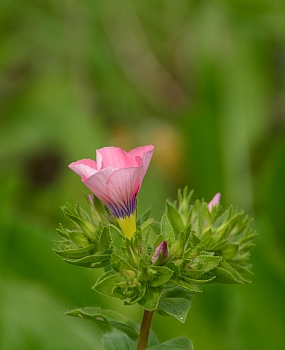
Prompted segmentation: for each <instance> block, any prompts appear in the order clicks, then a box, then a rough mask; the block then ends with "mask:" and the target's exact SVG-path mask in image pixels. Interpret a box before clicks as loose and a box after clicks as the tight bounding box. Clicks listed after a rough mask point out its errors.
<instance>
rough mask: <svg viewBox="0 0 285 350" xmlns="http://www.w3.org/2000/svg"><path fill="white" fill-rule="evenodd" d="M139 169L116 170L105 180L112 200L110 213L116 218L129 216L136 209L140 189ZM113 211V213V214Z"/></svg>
mask: <svg viewBox="0 0 285 350" xmlns="http://www.w3.org/2000/svg"><path fill="white" fill-rule="evenodd" d="M140 175H141V168H140V167H136V168H125V169H118V170H116V171H114V172H113V174H112V175H110V177H109V178H108V180H107V191H108V194H109V197H110V198H111V199H112V202H113V204H112V205H113V208H112V212H113V213H114V215H115V216H117V217H125V216H130V215H131V214H133V213H134V211H135V209H136V197H137V194H138V191H139V189H140V185H141V182H140ZM114 211H115V212H114Z"/></svg>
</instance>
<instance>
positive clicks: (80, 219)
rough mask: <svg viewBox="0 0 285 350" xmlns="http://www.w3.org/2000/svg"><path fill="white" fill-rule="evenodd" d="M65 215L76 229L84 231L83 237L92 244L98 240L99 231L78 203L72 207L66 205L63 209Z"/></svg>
mask: <svg viewBox="0 0 285 350" xmlns="http://www.w3.org/2000/svg"><path fill="white" fill-rule="evenodd" d="M61 209H62V211H63V212H64V215H65V216H66V217H67V218H68V219H69V220H70V221H71V222H72V223H73V224H75V226H76V227H79V228H81V229H82V233H83V235H84V236H85V237H86V238H87V239H88V240H90V241H91V242H96V240H97V238H98V237H97V234H96V232H97V230H96V227H95V226H94V225H93V224H92V223H91V222H90V221H91V220H90V218H89V216H88V215H87V214H86V213H85V211H84V210H83V209H82V208H81V207H80V206H79V203H76V204H75V205H74V206H72V205H71V204H69V203H66V204H65V205H64V206H63V207H62V208H61Z"/></svg>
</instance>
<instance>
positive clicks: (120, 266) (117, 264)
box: [111, 253, 135, 272]
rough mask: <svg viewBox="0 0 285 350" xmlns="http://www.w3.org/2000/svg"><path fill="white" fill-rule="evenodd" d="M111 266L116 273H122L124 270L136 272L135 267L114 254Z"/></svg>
mask: <svg viewBox="0 0 285 350" xmlns="http://www.w3.org/2000/svg"><path fill="white" fill-rule="evenodd" d="M111 265H112V267H113V269H114V270H115V271H118V272H121V271H122V270H131V271H135V269H134V268H133V266H132V265H131V264H130V263H129V262H127V261H126V260H125V259H123V258H121V257H120V256H118V255H117V254H115V253H113V254H112V256H111Z"/></svg>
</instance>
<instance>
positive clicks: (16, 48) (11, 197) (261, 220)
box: [0, 0, 285, 350]
mask: <svg viewBox="0 0 285 350" xmlns="http://www.w3.org/2000/svg"><path fill="white" fill-rule="evenodd" d="M1 3H2V4H1V37H2V40H1V41H2V42H1V99H2V103H1V111H2V113H1V119H2V121H1V128H2V134H1V149H2V168H1V175H0V176H1V185H2V187H3V188H2V195H1V199H2V201H1V227H2V228H1V248H2V250H1V262H2V266H3V268H2V274H1V276H2V277H1V279H2V282H1V286H2V297H1V299H2V312H1V317H2V322H1V323H2V337H1V341H2V349H3V350H26V349H27V350H33V349H35V350H50V349H54V350H65V349H66V350H67V349H68V350H69V349H74V350H79V349H80V350H81V349H86V350H87V349H88V350H89V349H90V350H91V349H93V350H99V349H101V348H102V346H101V343H100V337H101V335H102V332H103V331H102V329H100V328H98V327H97V325H95V324H93V323H92V322H88V321H85V320H79V319H76V318H74V319H73V318H69V317H67V316H64V314H63V311H65V310H68V309H70V308H73V307H77V306H87V305H90V306H91V305H101V306H102V307H109V308H113V309H115V310H118V311H122V310H123V312H124V313H125V314H126V315H128V316H129V317H130V318H132V319H133V320H135V321H137V322H140V320H141V313H142V310H141V309H140V308H139V307H136V306H133V307H125V308H123V307H122V303H121V302H120V301H118V300H113V299H111V298H102V297H101V296H99V295H97V294H96V293H95V292H93V291H92V290H91V289H90V288H91V286H92V285H93V284H94V281H95V279H96V277H97V276H98V271H93V270H88V269H84V268H79V267H75V266H71V265H68V264H65V263H64V262H62V261H61V260H60V259H59V258H58V257H57V256H56V255H55V254H54V253H53V252H52V251H51V248H52V241H53V240H55V239H58V238H59V236H58V235H57V233H56V231H55V228H56V227H57V226H58V223H59V222H63V223H65V219H64V218H63V216H62V213H61V210H60V206H61V205H63V204H64V203H65V202H66V201H68V202H70V203H74V202H76V201H79V202H80V204H81V205H82V206H85V205H86V203H85V198H84V195H83V192H85V193H88V192H87V189H85V188H84V186H83V185H82V184H81V182H80V179H79V178H78V176H76V175H75V174H74V173H72V172H71V171H70V170H69V169H68V168H67V165H68V164H69V163H71V162H73V161H75V160H78V159H82V158H94V157H95V149H96V148H100V147H104V146H108V145H115V146H120V147H123V148H125V149H127V150H129V149H131V148H134V147H136V146H138V145H145V144H149V143H151V144H154V146H155V154H154V157H153V161H152V163H151V166H150V168H149V171H148V173H147V176H146V178H145V180H144V184H143V186H142V190H141V192H140V195H139V200H138V210H139V212H142V211H143V210H144V209H145V208H147V207H148V206H150V205H152V206H153V215H154V217H155V218H156V219H159V217H160V215H161V214H162V212H163V210H164V200H165V199H166V198H167V197H171V198H174V197H175V195H176V191H177V188H178V187H182V186H184V185H186V184H187V185H188V186H189V187H190V188H193V189H195V196H196V197H198V198H205V200H210V199H211V198H212V196H213V195H214V194H215V193H216V192H218V191H220V192H222V204H223V206H228V205H230V204H235V205H237V206H239V207H240V208H243V209H245V211H246V212H248V213H250V215H252V216H254V218H255V220H254V223H253V226H254V228H255V229H257V230H258V232H259V236H258V238H257V240H256V243H257V246H256V248H255V249H254V251H253V254H252V262H253V264H254V268H253V270H254V273H255V275H254V276H253V278H252V281H253V283H252V284H251V285H246V286H235V285H229V286H219V285H216V286H215V285H213V286H207V287H206V288H205V290H204V292H203V293H202V294H201V295H199V296H197V297H196V298H195V300H194V303H193V306H192V309H191V310H190V313H189V315H188V319H187V322H186V323H185V324H183V325H182V324H180V323H179V322H178V321H176V320H175V319H171V318H163V317H160V316H159V315H157V316H156V317H155V320H154V331H155V332H156V333H157V335H158V337H159V339H160V340H161V341H165V340H167V339H170V338H171V337H174V336H188V337H189V338H191V339H192V340H193V342H194V346H195V349H196V350H209V349H211V350H255V349H256V350H257V349H258V350H260V349H271V350H280V349H285V337H284V325H285V302H284V296H285V232H284V227H285V214H284V209H285V206H284V199H285V185H284V180H285V8H284V2H283V1H279V0H274V1H269V0H268V1H255V0H247V1H234V0H231V1H212V0H208V1H202V0H197V1H190V0H188V1H187V0H179V1H175V0H145V1H143V0H140V1H127V0H120V1H113V0H104V1H103V0H101V1H99V0H94V1H92V0H81V1H72V0H62V1H60V0H57V1H52V0H42V1H41V0H38V1H36V0H35V1H17V0H4V1H2V2H1ZM282 3H283V4H282Z"/></svg>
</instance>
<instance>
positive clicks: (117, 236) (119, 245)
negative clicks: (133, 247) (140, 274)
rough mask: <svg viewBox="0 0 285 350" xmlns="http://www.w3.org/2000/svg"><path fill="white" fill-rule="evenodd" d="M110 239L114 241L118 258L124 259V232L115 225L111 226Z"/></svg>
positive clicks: (113, 245) (113, 244)
mask: <svg viewBox="0 0 285 350" xmlns="http://www.w3.org/2000/svg"><path fill="white" fill-rule="evenodd" d="M109 232H110V237H111V241H112V247H113V248H114V251H115V252H116V254H117V255H118V256H121V257H124V254H123V251H124V248H125V247H126V244H125V241H126V239H125V237H124V236H123V234H122V232H121V231H120V230H119V229H118V228H117V227H116V226H114V225H110V226H109Z"/></svg>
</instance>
